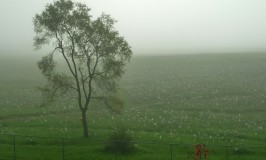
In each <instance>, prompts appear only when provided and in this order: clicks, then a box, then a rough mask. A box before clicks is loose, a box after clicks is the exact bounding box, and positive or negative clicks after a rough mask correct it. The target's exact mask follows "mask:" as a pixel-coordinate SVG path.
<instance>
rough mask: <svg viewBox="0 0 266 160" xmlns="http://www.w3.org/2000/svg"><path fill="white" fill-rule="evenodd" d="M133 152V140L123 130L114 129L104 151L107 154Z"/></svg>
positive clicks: (134, 147) (134, 148)
mask: <svg viewBox="0 0 266 160" xmlns="http://www.w3.org/2000/svg"><path fill="white" fill-rule="evenodd" d="M135 150H136V146H135V143H134V142H133V138H132V136H131V135H130V134H129V133H128V132H127V130H126V129H125V128H116V129H115V131H114V132H113V133H112V134H111V135H110V137H109V138H108V140H107V142H106V144H105V151H108V152H113V153H122V154H125V153H132V152H134V151H135Z"/></svg>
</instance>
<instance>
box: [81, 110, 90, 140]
mask: <svg viewBox="0 0 266 160" xmlns="http://www.w3.org/2000/svg"><path fill="white" fill-rule="evenodd" d="M82 127H83V137H84V138H88V137H89V130H88V124H87V117H86V111H82Z"/></svg>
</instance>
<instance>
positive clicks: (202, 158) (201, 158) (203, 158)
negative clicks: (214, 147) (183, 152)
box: [187, 144, 208, 160]
mask: <svg viewBox="0 0 266 160" xmlns="http://www.w3.org/2000/svg"><path fill="white" fill-rule="evenodd" d="M207 156H208V150H207V148H206V146H205V144H196V145H195V150H194V153H193V154H192V155H190V156H188V157H187V159H192V160H207Z"/></svg>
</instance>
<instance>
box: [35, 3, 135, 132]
mask: <svg viewBox="0 0 266 160" xmlns="http://www.w3.org/2000/svg"><path fill="white" fill-rule="evenodd" d="M89 11H90V9H89V8H88V7H87V6H86V5H85V4H83V3H78V2H72V1H71V0H57V1H55V2H54V3H52V4H48V5H47V6H46V8H45V10H44V11H43V12H42V13H41V14H36V15H35V17H34V19H33V22H34V30H35V33H36V35H35V37H34V46H35V48H36V49H40V48H41V47H42V46H44V45H51V46H53V50H52V52H51V53H49V54H48V55H46V56H44V57H43V58H42V59H41V60H40V61H39V62H38V67H39V69H40V70H41V72H42V73H43V75H44V76H45V77H46V78H47V80H48V83H47V85H46V86H44V87H42V88H41V90H42V93H43V95H44V96H45V97H46V99H47V100H49V101H52V100H53V99H54V97H59V96H65V95H71V96H73V95H75V97H76V100H77V105H78V107H79V109H80V111H81V115H82V126H83V136H84V137H88V136H89V131H88V125H87V116H86V115H87V111H88V108H89V106H90V104H91V102H92V100H102V101H103V102H104V103H105V104H106V105H107V106H109V107H112V106H117V105H123V103H122V101H121V100H120V99H118V98H117V97H116V96H115V95H116V94H115V93H116V90H117V81H118V80H119V79H120V77H121V76H122V74H123V73H124V72H125V70H124V67H125V65H126V63H127V62H129V60H130V58H131V55H132V51H131V49H130V46H129V45H128V43H127V41H126V40H125V39H124V38H123V37H121V36H120V35H119V33H118V31H116V30H115V29H114V23H115V22H116V21H115V20H114V19H112V18H111V17H110V15H107V14H102V15H101V16H100V17H98V18H97V19H95V20H92V18H91V15H90V13H89ZM55 54H59V55H60V56H61V57H62V59H64V62H65V65H66V66H67V68H68V69H67V72H66V73H63V72H59V71H56V66H57V63H55V58H54V57H55V56H54V55H55Z"/></svg>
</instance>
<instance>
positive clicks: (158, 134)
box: [0, 53, 266, 159]
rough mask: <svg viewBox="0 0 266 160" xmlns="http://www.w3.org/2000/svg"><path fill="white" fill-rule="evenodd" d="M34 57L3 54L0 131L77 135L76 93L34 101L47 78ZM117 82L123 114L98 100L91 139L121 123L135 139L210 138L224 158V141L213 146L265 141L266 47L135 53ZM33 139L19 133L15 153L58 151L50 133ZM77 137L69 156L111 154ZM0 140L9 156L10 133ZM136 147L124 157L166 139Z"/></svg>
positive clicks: (147, 153)
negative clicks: (263, 51) (265, 50)
mask: <svg viewBox="0 0 266 160" xmlns="http://www.w3.org/2000/svg"><path fill="white" fill-rule="evenodd" d="M38 59H39V56H36V55H35V56H33V57H22V56H20V57H19V58H14V57H12V56H1V57H0V88H1V90H0V133H3V134H18V135H33V136H48V137H69V138H80V137H81V136H82V128H81V122H80V117H81V114H80V112H79V110H78V107H77V106H76V104H75V101H73V100H72V99H68V100H65V99H59V100H58V101H57V102H56V103H55V104H52V105H50V106H48V107H45V108H40V107H39V104H40V100H41V97H40V93H39V92H38V90H37V89H36V88H37V87H38V86H41V85H43V84H45V80H44V77H42V75H41V74H40V72H39V71H38V69H37V66H36V62H37V61H38ZM120 88H121V95H122V97H123V98H124V100H125V101H126V107H125V108H124V109H123V112H122V114H121V115H118V114H115V113H111V112H110V111H108V110H107V109H106V108H105V107H104V106H103V105H102V104H99V103H95V104H94V106H91V108H90V110H89V113H88V122H89V128H90V133H91V136H90V138H89V140H105V139H107V137H108V136H109V135H110V134H111V133H112V131H113V129H114V128H115V127H116V126H117V125H119V126H125V127H126V128H127V129H128V130H129V133H130V134H131V135H132V136H133V138H134V140H136V141H156V142H166V143H168V142H169V143H178V144H197V143H205V144H208V145H209V146H215V147H212V148H210V155H209V159H225V158H226V157H225V156H226V154H225V153H226V152H225V148H219V147H217V146H247V147H249V146H258V147H265V146H266V132H265V128H266V124H265V122H266V117H265V115H266V108H265V101H266V54H260V53H250V54H214V55H207V54H206V55H175V56H174V55H172V56H139V57H138V56H136V57H134V58H133V59H132V61H131V63H130V64H129V65H128V66H127V72H126V74H125V75H124V77H123V79H122V81H121V85H120ZM5 139H6V138H2V141H6V140H5ZM23 140H24V139H23V138H22V139H21V141H23ZM36 141H37V142H36V143H37V144H31V143H30V144H25V143H23V142H20V141H19V140H18V142H17V143H18V144H21V147H18V148H17V151H18V156H19V157H27V156H29V155H30V156H32V155H35V156H36V157H38V156H40V155H43V154H44V155H43V156H42V157H44V158H43V159H45V157H46V159H49V158H47V156H48V155H55V157H60V151H61V150H60V146H56V145H50V144H49V143H48V142H51V143H52V144H53V142H54V141H55V140H54V139H50V140H49V139H48V140H41V141H40V140H39V139H37V140H36ZM39 141H40V142H39ZM47 141H48V142H47ZM0 142H1V137H0ZM81 142H82V141H81ZM81 142H79V143H77V144H69V145H66V153H67V154H66V156H68V158H69V159H82V157H84V158H85V157H86V156H91V157H95V158H94V159H97V157H98V159H104V158H106V157H109V158H110V157H112V158H114V159H115V157H113V156H114V155H112V154H108V153H103V152H102V151H101V148H102V144H99V143H96V144H94V145H85V144H84V145H83V144H82V143H81ZM8 143H10V144H8ZM46 143H48V144H46ZM69 143H70V142H69ZM86 144H91V143H90V142H88V143H86ZM5 145H7V146H5ZM0 147H2V148H6V149H5V150H3V151H4V152H5V153H6V155H7V156H8V155H11V156H12V139H11V141H9V142H6V143H3V145H2V146H0ZM38 147H39V148H40V150H44V151H43V152H41V153H39V152H34V151H33V149H32V148H38ZM156 147H157V148H156ZM10 148H11V149H10ZM138 148H139V149H138V151H137V153H134V154H133V155H121V156H122V157H123V158H121V159H156V158H157V159H169V146H168V145H166V146H164V145H147V144H138ZM46 149H47V151H46ZM88 150H89V151H88ZM155 150H156V151H155ZM0 151H1V149H0ZM86 151H88V152H87V153H85V152H86ZM174 151H175V152H174V156H175V158H176V159H185V158H184V157H185V156H186V155H187V152H189V151H191V152H193V146H189V147H187V148H186V147H184V146H182V147H177V146H175V150H174ZM31 152H32V153H31ZM35 153H36V154H35ZM229 153H230V157H229V158H230V159H245V158H246V159H252V158H253V159H263V156H265V153H264V152H263V149H254V148H249V150H248V151H245V150H244V151H243V153H244V154H240V153H242V152H239V151H235V148H230V149H229ZM0 154H1V153H0ZM105 154H107V156H106V155H105ZM76 155H80V157H79V158H78V157H75V156H76ZM71 156H73V157H71ZM33 157H34V156H33ZM36 157H35V159H39V158H36ZM100 157H101V158H100ZM0 159H1V158H0ZM22 159H23V158H22ZM24 159H27V158H24ZM50 159H51V158H50ZM58 159H60V158H58ZM66 159H67V158H66ZM92 159H93V158H92ZM107 159H108V158H107Z"/></svg>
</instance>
